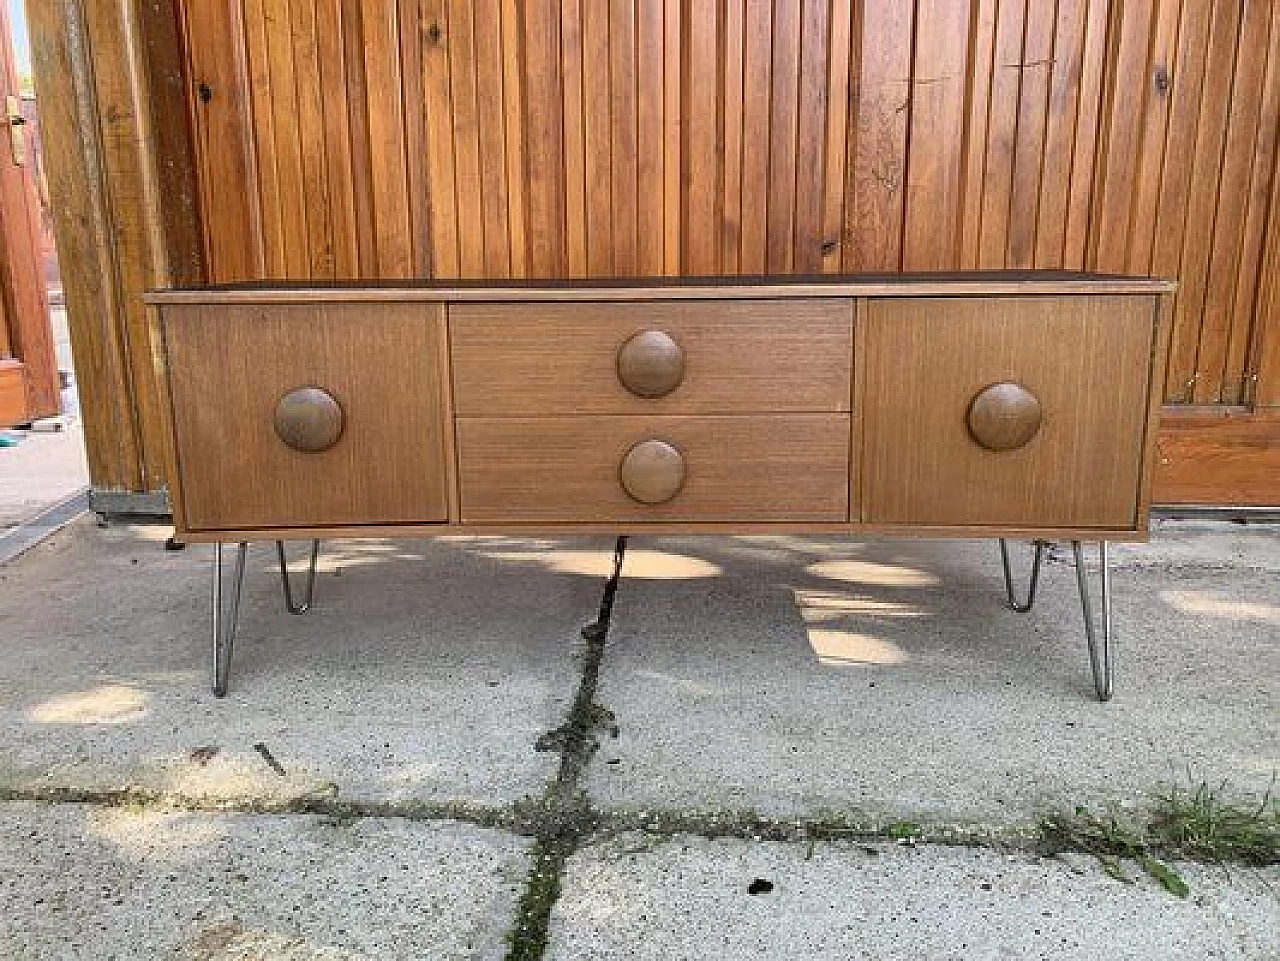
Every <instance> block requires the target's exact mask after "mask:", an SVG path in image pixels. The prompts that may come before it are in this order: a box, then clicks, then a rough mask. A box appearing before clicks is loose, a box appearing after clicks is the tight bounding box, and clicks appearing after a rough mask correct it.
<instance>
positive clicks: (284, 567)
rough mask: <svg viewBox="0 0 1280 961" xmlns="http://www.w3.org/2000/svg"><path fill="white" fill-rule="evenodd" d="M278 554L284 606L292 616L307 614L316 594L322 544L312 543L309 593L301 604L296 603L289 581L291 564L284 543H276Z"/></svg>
mask: <svg viewBox="0 0 1280 961" xmlns="http://www.w3.org/2000/svg"><path fill="white" fill-rule="evenodd" d="M276 554H277V556H278V557H279V558H280V583H281V584H282V585H283V586H284V606H285V609H286V610H288V612H289V613H290V614H305V613H307V611H309V610H310V609H311V599H312V597H314V596H315V592H316V558H317V557H319V556H320V542H319V541H312V542H311V563H310V564H309V565H308V567H307V592H306V594H305V595H303V598H302V602H301V603H294V600H293V585H292V584H291V583H290V581H289V562H288V561H287V560H286V559H285V556H284V541H276Z"/></svg>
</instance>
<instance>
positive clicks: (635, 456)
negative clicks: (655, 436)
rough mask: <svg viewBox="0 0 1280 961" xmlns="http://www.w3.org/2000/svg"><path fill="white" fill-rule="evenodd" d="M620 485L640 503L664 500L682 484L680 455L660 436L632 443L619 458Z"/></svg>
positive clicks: (682, 470) (676, 492)
mask: <svg viewBox="0 0 1280 961" xmlns="http://www.w3.org/2000/svg"><path fill="white" fill-rule="evenodd" d="M619 476H620V478H621V480H622V489H623V490H625V491H626V492H627V494H629V495H630V496H631V498H632V499H633V500H637V501H639V502H640V503H641V504H665V503H666V502H667V501H669V500H671V498H673V497H675V496H676V495H677V494H679V493H680V488H682V487H683V486H684V455H683V454H681V453H680V451H679V450H677V449H676V448H675V447H673V446H672V445H670V444H668V443H667V442H666V441H664V440H646V441H641V442H640V443H639V444H636V445H635V446H634V447H632V448H631V450H629V451H627V456H626V457H624V458H622V468H621V470H620V472H619Z"/></svg>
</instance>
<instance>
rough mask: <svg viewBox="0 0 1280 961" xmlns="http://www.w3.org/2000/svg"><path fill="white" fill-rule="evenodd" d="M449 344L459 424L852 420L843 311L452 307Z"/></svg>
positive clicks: (815, 303)
mask: <svg viewBox="0 0 1280 961" xmlns="http://www.w3.org/2000/svg"><path fill="white" fill-rule="evenodd" d="M449 336H450V353H451V356H452V363H453V385H454V399H455V406H456V410H457V412H458V414H459V415H462V416H479V415H483V416H508V415H513V416H520V415H525V414H637V413H679V414H695V413H697V414H741V413H765V412H771V411H778V412H786V411H831V412H835V411H847V410H848V409H849V382H850V370H851V367H852V363H853V306H852V302H851V301H848V300H788V301H784V300H724V301H714V300H713V301H707V300H698V301H651V302H644V303H637V302H627V303H536V302H529V303H520V304H511V303H508V304H457V305H452V306H451V307H450V308H449Z"/></svg>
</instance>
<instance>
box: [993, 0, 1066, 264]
mask: <svg viewBox="0 0 1280 961" xmlns="http://www.w3.org/2000/svg"><path fill="white" fill-rule="evenodd" d="M1055 6H1056V0H1029V2H1028V4H1027V20H1026V28H1025V31H1024V35H1023V41H1022V56H1021V57H1020V59H1019V72H1020V74H1021V82H1020V84H1019V90H1018V131H1017V136H1016V137H1015V139H1014V149H1013V180H1012V184H1011V185H1010V191H1009V200H1010V207H1009V242H1008V249H1007V252H1006V256H1005V263H1006V265H1007V266H1009V267H1011V268H1014V269H1029V268H1031V267H1033V266H1035V247H1036V224H1037V222H1038V221H1039V218H1040V177H1041V171H1042V170H1043V167H1044V141H1045V131H1046V129H1047V127H1048V121H1049V78H1050V73H1051V69H1052V66H1053V57H1054V46H1053V35H1054V26H1055V25H1056V10H1055Z"/></svg>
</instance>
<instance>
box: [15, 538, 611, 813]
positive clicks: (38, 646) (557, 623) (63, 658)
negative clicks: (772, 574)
mask: <svg viewBox="0 0 1280 961" xmlns="http://www.w3.org/2000/svg"><path fill="white" fill-rule="evenodd" d="M167 534H168V529H167V528H164V527H159V526H151V527H149V526H128V525H115V524H113V525H112V527H111V528H110V529H108V530H99V529H98V528H96V527H95V526H94V524H93V522H92V521H91V520H88V519H82V520H81V521H79V522H77V523H76V524H73V525H72V526H70V527H68V528H67V529H66V530H64V531H63V532H62V533H60V534H58V535H56V536H55V537H53V538H51V539H50V540H48V541H46V542H44V543H42V544H41V545H39V546H37V547H36V548H34V549H32V550H31V551H29V552H28V553H27V554H24V555H22V556H21V557H20V558H18V559H17V560H15V561H13V562H11V563H9V564H7V565H4V566H0V788H5V789H10V790H44V789H48V788H57V787H74V788H79V789H91V790H108V789H121V788H139V789H144V790H148V791H157V792H163V793H175V794H182V795H187V796H192V797H214V798H250V799H255V800H262V799H280V798H289V797H294V796H297V795H300V794H307V793H313V792H320V793H323V794H325V795H331V794H332V793H333V792H334V791H337V792H338V793H339V795H340V796H341V797H342V798H355V799H361V800H392V801H395V800H431V801H458V802H470V803H475V804H484V805H491V806H498V805H502V804H505V803H508V802H510V801H513V800H516V799H519V798H521V797H523V796H525V795H528V794H537V793H539V792H540V791H541V790H542V788H543V787H544V785H545V784H546V782H547V780H548V779H549V778H550V777H551V776H552V775H553V774H554V772H555V770H556V766H557V764H558V761H559V759H558V757H556V756H555V755H552V754H546V753H539V752H536V751H535V750H534V744H535V742H536V740H537V738H538V736H539V735H540V734H542V733H543V732H544V731H546V730H548V729H549V728H553V727H555V726H557V725H558V724H560V723H561V722H562V720H563V717H564V713H565V711H566V710H567V707H568V705H569V703H570V702H571V701H572V698H573V696H574V692H575V690H576V684H577V674H578V668H579V658H580V654H581V650H582V645H581V641H580V639H579V633H578V632H579V630H580V628H581V626H582V625H583V624H584V623H585V622H587V621H588V620H590V619H591V618H592V617H593V616H594V615H595V611H596V607H597V605H598V603H599V598H600V589H601V583H602V578H603V577H604V576H605V575H606V574H607V572H608V570H609V560H610V557H611V547H612V544H611V542H609V541H607V540H606V539H604V538H598V539H592V540H581V541H564V542H550V541H538V540H529V539H513V538H496V537H493V538H451V539H439V540H432V541H345V542H335V543H333V544H328V545H325V548H324V553H323V554H322V557H321V564H320V574H319V579H318V582H317V585H316V604H315V608H314V609H313V610H312V611H311V612H310V613H308V614H306V615H305V616H301V617H293V616H290V615H288V614H286V613H285V612H284V610H283V605H282V601H281V594H280V585H279V580H278V573H277V569H276V567H275V555H274V547H273V546H272V545H269V544H267V545H256V546H255V547H254V548H252V549H251V553H250V562H249V571H248V575H247V580H246V584H245V594H244V599H243V602H242V606H241V614H240V634H239V637H238V639H237V643H236V654H235V663H234V667H233V672H232V679H231V693H230V696H229V697H227V698H226V699H225V700H216V699H214V698H213V697H212V696H211V694H210V693H209V680H208V673H207V672H208V664H207V659H208V647H209V566H210V563H209V559H210V556H211V554H212V548H210V547H207V546H195V545H193V546H191V547H189V548H188V549H187V550H185V551H181V552H168V551H165V550H163V549H162V548H163V541H164V538H165V537H166V536H167ZM290 550H291V555H292V556H293V558H294V561H295V569H297V571H298V573H296V574H295V576H296V577H301V572H300V571H301V566H302V564H303V558H304V555H305V548H304V547H303V546H301V545H294V546H293V547H292V548H291V549H290ZM257 744H262V745H264V747H265V748H266V751H267V753H269V754H270V755H271V757H272V758H273V759H274V760H275V761H277V762H278V764H279V768H280V769H282V770H283V771H284V774H283V775H281V774H280V773H278V771H277V770H276V769H273V767H272V766H271V765H270V763H269V762H268V761H267V759H266V757H265V756H264V755H263V754H262V753H261V752H259V751H258V750H256V749H255V745H257Z"/></svg>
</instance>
